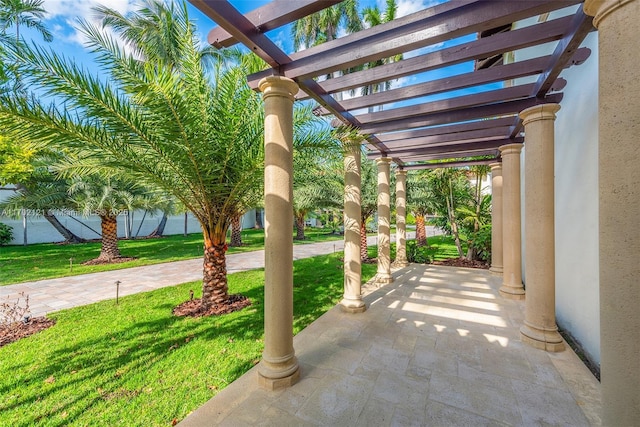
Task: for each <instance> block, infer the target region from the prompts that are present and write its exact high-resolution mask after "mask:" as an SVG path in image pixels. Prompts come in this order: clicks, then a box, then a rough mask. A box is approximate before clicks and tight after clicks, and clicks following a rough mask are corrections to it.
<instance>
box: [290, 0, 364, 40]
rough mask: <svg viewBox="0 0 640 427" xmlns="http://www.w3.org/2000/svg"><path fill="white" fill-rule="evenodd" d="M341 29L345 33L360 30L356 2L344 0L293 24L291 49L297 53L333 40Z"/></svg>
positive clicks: (360, 24) (360, 22)
mask: <svg viewBox="0 0 640 427" xmlns="http://www.w3.org/2000/svg"><path fill="white" fill-rule="evenodd" d="M341 28H342V29H344V31H345V32H346V33H354V32H356V31H360V30H361V29H362V21H361V20H360V15H359V14H358V0H345V1H343V2H341V3H338V4H336V5H334V6H331V7H328V8H326V9H323V10H321V11H319V12H316V13H313V14H311V15H308V16H305V17H304V18H302V19H299V20H297V21H296V22H294V23H293V26H292V27H291V37H292V38H293V48H294V49H295V50H296V51H297V50H300V48H303V47H307V48H308V47H312V46H316V45H319V44H321V43H324V42H328V41H331V40H335V39H336V38H337V37H338V32H339V31H340V29H341Z"/></svg>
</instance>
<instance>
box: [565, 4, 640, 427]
mask: <svg viewBox="0 0 640 427" xmlns="http://www.w3.org/2000/svg"><path fill="white" fill-rule="evenodd" d="M585 11H586V13H588V14H589V15H594V16H595V19H594V21H593V22H594V25H595V26H596V27H597V28H598V51H599V59H598V63H599V80H600V81H599V87H598V96H599V100H598V105H599V113H598V115H599V117H598V121H599V131H598V141H599V142H598V181H599V184H598V185H599V197H600V202H599V204H600V206H599V216H600V220H599V244H600V337H601V338H600V340H601V360H600V366H601V375H602V407H603V408H604V413H603V422H602V424H603V425H607V426H630V425H638V422H639V420H640V392H639V390H640V362H639V360H640V359H639V358H640V339H638V336H639V332H638V331H640V309H639V307H640V268H638V261H637V260H638V258H640V227H638V218H639V217H640V145H638V144H639V141H638V138H639V137H640V78H639V70H640V69H639V67H638V41H639V40H640V25H639V20H640V1H638V0H615V1H614V0H608V1H602V0H601V1H594V0H587V1H586V3H585ZM579 120H580V118H579V117H577V118H576V122H577V123H578V125H579Z"/></svg>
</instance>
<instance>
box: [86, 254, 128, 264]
mask: <svg viewBox="0 0 640 427" xmlns="http://www.w3.org/2000/svg"><path fill="white" fill-rule="evenodd" d="M136 259H138V258H137V257H125V256H121V257H117V258H111V259H109V260H106V259H100V258H95V259H90V260H89V261H85V262H83V263H82V265H102V264H120V263H122V262H129V261H134V260H136Z"/></svg>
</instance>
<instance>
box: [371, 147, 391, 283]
mask: <svg viewBox="0 0 640 427" xmlns="http://www.w3.org/2000/svg"><path fill="white" fill-rule="evenodd" d="M376 164H377V165H378V273H377V274H376V279H375V281H376V282H377V283H380V284H383V283H391V282H393V277H392V276H391V253H390V252H391V236H390V234H391V196H390V194H389V187H390V184H389V174H390V169H391V159H390V158H389V157H381V158H379V159H377V160H376Z"/></svg>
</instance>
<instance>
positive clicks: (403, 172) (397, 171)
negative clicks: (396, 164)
mask: <svg viewBox="0 0 640 427" xmlns="http://www.w3.org/2000/svg"><path fill="white" fill-rule="evenodd" d="M398 175H400V176H407V171H406V170H404V169H398V170H396V176H398Z"/></svg>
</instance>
